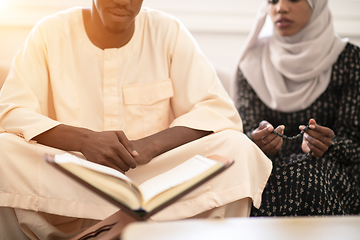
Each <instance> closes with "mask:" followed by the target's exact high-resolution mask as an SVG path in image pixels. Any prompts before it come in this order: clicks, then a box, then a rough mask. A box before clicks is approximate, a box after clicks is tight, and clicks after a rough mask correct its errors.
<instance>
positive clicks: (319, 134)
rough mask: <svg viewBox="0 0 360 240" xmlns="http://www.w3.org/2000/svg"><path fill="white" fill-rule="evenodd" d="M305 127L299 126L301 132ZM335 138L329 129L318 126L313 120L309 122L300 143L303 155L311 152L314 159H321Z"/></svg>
mask: <svg viewBox="0 0 360 240" xmlns="http://www.w3.org/2000/svg"><path fill="white" fill-rule="evenodd" d="M304 127H305V126H300V127H299V129H300V130H303V129H304ZM334 137H335V134H334V131H333V130H331V129H330V128H327V127H323V126H320V125H318V124H317V123H316V121H315V120H314V119H310V120H309V128H308V129H307V130H306V131H305V133H304V136H303V142H302V145H301V147H302V150H303V151H304V152H305V153H308V152H310V150H311V152H312V155H313V156H315V157H321V156H322V155H324V153H325V152H326V151H327V150H328V149H329V147H330V146H331V145H332V139H333V138H334Z"/></svg>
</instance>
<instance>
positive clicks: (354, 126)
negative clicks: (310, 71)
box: [236, 43, 360, 216]
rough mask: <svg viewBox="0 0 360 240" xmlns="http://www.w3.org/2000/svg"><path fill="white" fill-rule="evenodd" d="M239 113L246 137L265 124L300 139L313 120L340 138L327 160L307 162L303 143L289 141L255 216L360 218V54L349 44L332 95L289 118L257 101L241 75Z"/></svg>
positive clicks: (328, 93)
mask: <svg viewBox="0 0 360 240" xmlns="http://www.w3.org/2000/svg"><path fill="white" fill-rule="evenodd" d="M237 84H238V89H239V92H238V97H239V99H238V101H237V102H236V106H237V109H238V111H239V113H240V115H241V118H242V120H243V124H244V132H245V133H246V134H247V135H248V136H249V137H250V133H251V132H252V131H253V130H254V129H256V128H257V127H258V125H259V123H260V122H261V121H262V120H267V121H268V122H270V123H271V124H272V125H273V126H274V127H275V128H276V127H277V126H278V125H281V124H283V125H285V135H287V136H294V135H297V134H298V133H299V125H307V124H308V122H309V119H310V118H314V119H315V120H316V122H317V123H318V124H319V125H322V126H326V127H329V128H331V129H332V130H333V131H334V133H335V135H336V136H335V137H334V139H333V146H331V147H330V148H329V149H328V151H327V152H325V154H324V155H323V156H322V157H313V156H309V157H308V158H306V156H305V154H304V153H303V152H302V150H301V141H302V138H299V139H297V140H292V141H290V140H284V143H283V146H282V148H281V151H280V152H279V153H278V154H276V155H275V156H272V157H270V159H271V160H272V161H273V171H272V174H271V176H270V178H269V180H268V183H267V185H266V188H265V190H264V192H263V195H262V204H261V207H260V209H256V208H253V209H252V211H251V215H252V216H308V215H345V214H346V215H347V214H360V48H359V47H357V46H354V45H352V44H350V43H348V44H347V45H346V47H345V49H344V51H343V52H342V53H341V55H340V56H339V58H338V60H337V62H336V63H335V64H334V65H333V70H332V77H331V81H330V84H329V86H328V88H327V90H326V91H325V92H324V93H323V94H322V95H321V96H320V97H319V98H318V99H317V100H316V101H315V102H314V103H313V104H312V105H311V106H310V107H308V108H307V109H305V110H302V111H298V112H293V113H284V112H278V111H274V110H271V109H269V108H268V107H267V106H266V105H265V104H264V103H262V102H261V100H260V99H259V98H258V97H257V96H256V94H255V92H254V91H253V90H252V88H251V87H250V85H249V84H248V83H247V81H246V79H245V78H244V76H243V74H242V73H241V71H239V73H238V77H237Z"/></svg>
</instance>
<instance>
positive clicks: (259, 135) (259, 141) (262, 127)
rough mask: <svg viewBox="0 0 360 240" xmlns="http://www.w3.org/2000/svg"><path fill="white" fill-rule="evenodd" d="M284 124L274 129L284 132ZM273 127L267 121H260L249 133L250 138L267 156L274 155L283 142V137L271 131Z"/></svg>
mask: <svg viewBox="0 0 360 240" xmlns="http://www.w3.org/2000/svg"><path fill="white" fill-rule="evenodd" d="M284 129H285V126H284V125H280V126H278V127H277V128H276V129H275V131H276V132H279V133H282V134H283V133H284ZM273 130H274V127H273V126H272V125H271V124H270V123H269V122H267V121H261V123H260V124H259V127H258V128H257V129H255V130H254V131H253V132H252V133H251V140H252V141H253V142H254V143H255V144H256V145H257V146H258V147H259V148H260V149H261V150H262V151H263V152H264V153H265V154H266V155H268V156H273V155H275V154H276V153H277V152H278V151H279V150H280V148H281V146H282V144H283V139H282V138H281V137H279V136H278V135H276V134H274V133H272V131H273Z"/></svg>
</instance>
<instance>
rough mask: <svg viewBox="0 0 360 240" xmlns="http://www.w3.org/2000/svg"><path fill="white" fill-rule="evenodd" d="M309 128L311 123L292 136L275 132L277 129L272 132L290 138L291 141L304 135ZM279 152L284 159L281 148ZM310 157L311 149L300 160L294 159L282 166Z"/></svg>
mask: <svg viewBox="0 0 360 240" xmlns="http://www.w3.org/2000/svg"><path fill="white" fill-rule="evenodd" d="M308 128H309V125H306V126H305V127H304V128H303V130H302V131H301V132H300V133H299V134H297V135H295V136H291V137H288V136H286V135H284V134H281V133H279V132H275V131H273V132H272V133H274V134H276V135H278V136H279V137H282V138H283V139H286V140H290V141H291V140H295V139H298V138H300V137H302V136H303V135H304V133H305V131H306V129H308ZM279 154H280V156H281V158H282V159H283V156H282V153H281V150H280V151H279ZM310 157H311V150H310V151H309V152H308V153H307V154H306V155H305V156H304V157H303V158H301V159H298V160H296V161H293V162H291V163H287V164H286V163H285V164H282V165H281V166H286V165H289V164H294V163H297V162H300V161H303V160H305V159H307V158H310Z"/></svg>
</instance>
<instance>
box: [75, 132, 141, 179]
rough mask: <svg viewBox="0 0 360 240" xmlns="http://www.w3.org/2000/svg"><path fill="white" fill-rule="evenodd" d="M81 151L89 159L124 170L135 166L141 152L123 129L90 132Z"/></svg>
mask: <svg viewBox="0 0 360 240" xmlns="http://www.w3.org/2000/svg"><path fill="white" fill-rule="evenodd" d="M80 152H81V153H82V154H83V155H84V156H85V158H86V159H87V160H89V161H92V162H95V163H99V164H102V165H105V166H109V167H112V168H114V169H117V170H119V171H122V172H126V171H128V170H129V169H130V168H135V167H136V166H137V163H136V161H135V159H134V157H137V156H138V155H139V154H138V153H137V151H136V150H135V149H134V148H133V145H132V143H131V142H130V141H129V140H128V138H127V137H126V136H125V134H124V132H123V131H106V132H92V131H91V132H90V133H89V135H88V137H87V139H86V140H84V141H83V142H82V144H81V148H80Z"/></svg>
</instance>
